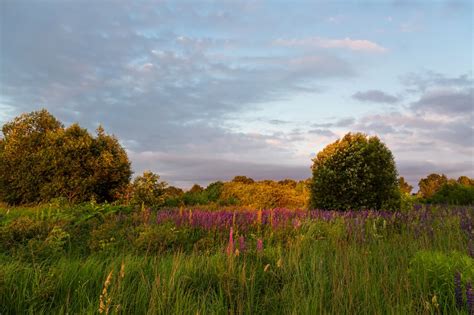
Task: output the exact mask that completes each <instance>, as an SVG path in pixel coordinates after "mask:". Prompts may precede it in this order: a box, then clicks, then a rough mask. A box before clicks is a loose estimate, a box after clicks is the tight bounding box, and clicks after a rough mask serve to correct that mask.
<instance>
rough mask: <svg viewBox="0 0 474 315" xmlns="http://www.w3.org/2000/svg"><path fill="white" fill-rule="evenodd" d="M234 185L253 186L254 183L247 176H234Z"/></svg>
mask: <svg viewBox="0 0 474 315" xmlns="http://www.w3.org/2000/svg"><path fill="white" fill-rule="evenodd" d="M232 181H233V182H234V183H242V184H253V183H254V182H255V181H254V180H253V179H252V178H250V177H247V176H242V175H239V176H235V177H234V179H233V180H232Z"/></svg>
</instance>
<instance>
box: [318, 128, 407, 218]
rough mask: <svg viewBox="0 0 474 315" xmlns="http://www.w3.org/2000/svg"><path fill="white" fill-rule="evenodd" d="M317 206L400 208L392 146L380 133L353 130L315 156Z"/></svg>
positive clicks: (335, 207) (327, 207) (339, 208)
mask: <svg viewBox="0 0 474 315" xmlns="http://www.w3.org/2000/svg"><path fill="white" fill-rule="evenodd" d="M313 161H314V164H313V167H312V169H313V178H312V182H311V185H310V186H311V199H310V205H311V207H313V208H323V209H336V210H349V209H397V208H399V207H400V191H399V187H398V180H397V170H396V167H395V162H394V159H393V155H392V153H391V152H390V150H389V149H388V148H387V147H386V146H385V144H383V143H382V142H381V141H380V139H379V138H377V137H367V136H366V135H364V134H361V133H355V134H352V133H349V134H347V135H345V136H344V137H343V138H342V139H339V140H337V141H336V142H334V143H332V144H330V145H328V146H327V147H326V148H324V150H323V151H321V152H319V153H318V155H317V156H316V158H315V159H314V160H313Z"/></svg>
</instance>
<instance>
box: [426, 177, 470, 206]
mask: <svg viewBox="0 0 474 315" xmlns="http://www.w3.org/2000/svg"><path fill="white" fill-rule="evenodd" d="M427 201H428V202H429V203H438V204H451V205H473V204H474V186H467V185H462V184H458V183H456V182H454V183H448V184H444V185H443V186H441V188H440V189H439V190H438V191H436V192H435V193H434V194H433V195H432V196H431V197H430V198H428V200H427Z"/></svg>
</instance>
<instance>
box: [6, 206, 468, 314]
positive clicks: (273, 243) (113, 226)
mask: <svg viewBox="0 0 474 315" xmlns="http://www.w3.org/2000/svg"><path fill="white" fill-rule="evenodd" d="M0 220H1V221H0V222H1V225H0V237H1V239H0V240H1V242H0V245H1V252H0V313H1V314H28V313H29V314H51V313H59V314H66V313H68V314H79V313H81V314H83V313H103V314H107V313H109V314H112V313H121V314H241V313H245V314H257V313H261V314H280V313H281V314H320V313H332V314H356V313H359V314H360V313H363V314H423V313H426V314H430V313H445V314H469V312H471V313H472V312H473V305H472V302H473V296H472V290H469V286H470V284H469V283H470V282H471V281H473V280H474V260H473V259H472V258H471V257H472V255H473V248H472V246H473V244H472V238H473V220H474V209H472V208H453V207H450V208H448V207H441V206H432V207H430V206H423V207H421V206H415V207H414V208H413V209H411V210H409V211H404V212H370V211H357V212H350V211H349V212H332V211H319V210H318V211H316V210H315V211H303V210H287V209H273V210H263V211H262V210H254V211H250V210H235V209H228V210H218V211H204V210H199V209H175V210H159V211H151V210H150V209H146V208H142V209H139V208H137V209H132V208H130V207H124V206H111V205H107V204H104V205H98V204H95V203H88V204H83V205H76V206H67V205H60V204H50V205H45V206H38V207H33V208H12V209H7V208H4V209H2V210H1V217H0ZM466 287H467V289H466Z"/></svg>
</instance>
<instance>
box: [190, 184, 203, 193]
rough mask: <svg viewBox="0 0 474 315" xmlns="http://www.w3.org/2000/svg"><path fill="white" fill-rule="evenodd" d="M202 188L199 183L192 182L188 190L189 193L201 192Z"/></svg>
mask: <svg viewBox="0 0 474 315" xmlns="http://www.w3.org/2000/svg"><path fill="white" fill-rule="evenodd" d="M203 190H204V188H202V187H201V186H200V185H198V184H194V185H193V187H191V189H190V190H189V192H190V193H191V194H195V193H201V192H202V191H203Z"/></svg>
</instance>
